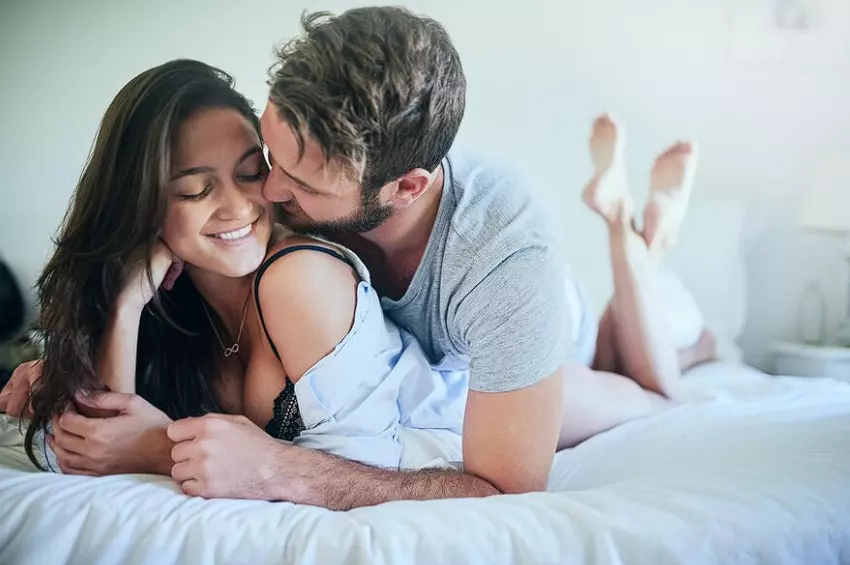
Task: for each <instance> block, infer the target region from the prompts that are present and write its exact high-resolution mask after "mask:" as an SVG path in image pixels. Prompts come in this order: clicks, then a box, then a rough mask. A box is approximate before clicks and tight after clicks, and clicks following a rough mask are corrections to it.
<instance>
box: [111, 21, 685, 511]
mask: <svg viewBox="0 0 850 565" xmlns="http://www.w3.org/2000/svg"><path fill="white" fill-rule="evenodd" d="M303 23H304V27H305V31H306V34H305V36H304V37H301V38H298V39H296V40H294V41H292V42H291V43H289V44H288V45H287V46H285V47H284V48H283V49H282V50H281V51H280V52H279V54H278V55H279V64H278V65H277V68H276V69H275V71H274V73H273V76H272V79H271V81H270V87H271V91H270V96H269V102H268V105H267V107H266V110H265V112H264V114H263V117H262V133H263V137H264V141H265V143H266V144H267V149H268V157H269V161H270V165H271V172H270V174H269V177H268V180H267V182H266V185H265V188H264V190H265V195H266V197H267V198H269V199H270V200H274V201H278V202H280V205H281V209H282V213H283V215H284V221H285V222H286V223H287V224H289V225H290V226H291V227H293V228H294V229H297V230H303V231H307V232H320V233H324V234H326V235H328V236H330V237H332V238H334V239H336V240H337V241H338V242H340V243H342V244H344V245H346V246H348V247H350V248H351V249H353V250H354V251H355V252H357V253H358V255H360V257H361V258H362V259H363V260H364V262H365V263H366V265H367V266H368V267H369V269H370V271H371V274H372V280H373V284H374V286H375V288H376V289H377V290H378V292H379V293H380V294H381V295H382V297H383V298H382V305H383V307H384V309H385V311H386V313H387V315H389V316H390V317H392V318H393V319H394V320H395V321H396V322H397V323H399V324H400V325H402V326H404V327H406V328H407V329H409V330H410V331H411V332H412V333H413V334H414V335H416V337H417V338H418V339H419V341H420V342H421V344H422V346H423V348H424V350H425V351H426V352H427V354H428V355H429V356H430V357H431V361H432V362H433V363H435V364H439V365H441V366H444V367H447V368H468V369H469V370H470V380H469V382H470V391H469V396H468V402H467V408H466V413H465V421H464V429H463V459H464V460H463V471H457V470H425V471H417V472H405V471H397V470H384V469H374V468H370V467H367V466H364V465H361V464H358V463H354V462H350V461H346V460H343V459H339V458H336V457H333V456H330V455H327V454H324V453H321V452H317V451H312V450H308V449H304V448H300V447H296V446H292V445H289V444H284V443H279V442H276V441H273V440H271V439H270V438H269V437H268V436H267V435H266V434H265V433H264V432H263V431H262V430H260V429H259V428H258V427H256V426H254V425H253V424H251V423H250V422H248V421H247V420H245V419H243V418H234V417H231V416H221V415H209V416H205V417H202V418H190V419H186V420H181V421H178V422H175V423H174V424H172V425H171V426H170V428H169V437H170V438H171V439H172V440H173V441H174V442H176V443H183V442H191V443H193V445H194V446H195V447H196V451H195V452H196V453H197V454H198V455H197V456H196V457H193V458H192V459H191V460H189V461H183V462H182V465H181V468H182V469H181V474H182V476H181V479H186V477H191V478H192V479H193V480H192V481H189V482H190V483H191V484H192V485H193V489H194V490H193V491H192V492H191V493H190V494H199V495H202V496H206V497H236V498H261V499H266V500H289V501H293V502H298V503H306V504H314V505H320V506H325V507H328V508H332V509H349V508H354V507H358V506H364V505H372V504H378V503H381V502H385V501H389V500H398V499H432V498H443V497H467V496H487V495H492V494H498V493H520V492H528V491H537V490H542V489H543V488H545V485H546V481H547V478H548V474H549V470H550V467H551V464H552V459H553V456H554V453H555V451H556V449H557V448H558V447H563V446H566V445H573V444H575V443H577V442H578V441H581V440H583V439H585V438H587V437H589V436H590V435H593V434H595V433H598V432H599V431H602V430H605V429H608V428H610V427H613V426H614V425H616V424H618V423H620V422H622V421H626V420H628V419H631V418H634V417H637V416H641V415H645V414H649V413H652V412H654V411H656V410H659V409H661V408H663V407H664V405H665V404H666V400H665V399H664V398H663V396H662V395H664V394H667V393H668V392H669V391H667V390H664V387H663V386H653V385H652V383H650V384H647V385H645V386H643V387H641V386H637V385H636V384H635V382H634V381H632V380H630V379H627V378H625V377H622V376H620V375H614V374H611V373H598V372H594V371H591V370H590V369H589V368H588V365H589V364H590V363H591V361H592V360H593V354H592V353H593V351H592V350H593V343H592V342H593V341H595V339H596V332H595V327H594V325H593V324H592V323H590V322H588V319H587V318H588V316H587V314H588V313H587V312H584V311H582V308H581V303H580V301H578V302H577V301H576V300H573V301H572V302H571V303H570V304H568V300H567V293H565V292H564V281H565V280H567V282H568V290H574V286H572V284H571V282H570V281H569V279H567V278H566V273H565V270H564V266H563V264H562V257H561V254H560V252H559V251H558V249H557V247H556V245H555V236H554V230H553V229H552V228H551V227H550V226H548V225H547V222H546V219H545V217H544V215H543V214H542V213H541V211H540V210H539V209H538V208H537V207H536V206H535V205H534V204H533V203H532V201H531V197H530V188H529V186H528V185H527V183H526V182H525V181H524V180H523V179H522V178H521V177H520V176H518V175H517V174H515V173H514V172H513V171H511V170H510V169H508V168H506V167H503V166H501V165H498V164H493V163H489V162H487V161H484V160H481V159H479V158H478V157H475V156H473V155H469V154H466V153H464V152H462V151H460V150H457V149H452V150H451V151H450V148H451V147H452V145H453V142H454V139H455V136H456V134H457V131H458V129H459V127H460V123H461V120H462V117H463V113H464V108H465V94H466V93H465V88H466V83H465V78H464V75H463V70H462V67H461V63H460V59H459V57H458V54H457V52H456V51H455V49H454V47H453V46H452V44H451V42H450V40H449V38H448V35H447V34H446V32H445V30H444V29H443V28H442V26H440V25H439V24H438V23H437V22H435V21H433V20H430V19H427V18H422V17H417V16H414V15H412V14H410V13H409V12H407V11H405V10H403V9H400V8H361V9H355V10H351V11H349V12H346V13H344V14H342V15H341V16H339V17H336V18H330V17H327V16H324V15H321V14H317V15H313V16H309V17H307V18H305V20H304V22H303ZM609 164H610V163H609ZM574 294H575V293H574ZM603 322H604V320H603ZM602 325H603V326H604V323H603V324H602ZM676 370H678V367H677V368H676ZM636 380H637V377H636ZM645 389H656V390H655V392H652V391H650V390H645ZM656 393H661V394H656ZM110 408H113V409H118V408H119V407H117V406H111V407H110Z"/></svg>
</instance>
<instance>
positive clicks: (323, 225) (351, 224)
mask: <svg viewBox="0 0 850 565" xmlns="http://www.w3.org/2000/svg"><path fill="white" fill-rule="evenodd" d="M296 205H297V203H296ZM392 213H393V206H392V204H383V205H382V204H381V203H380V202H379V201H378V195H377V194H375V195H372V196H369V197H366V196H364V198H363V202H362V204H361V205H360V209H359V210H357V211H356V212H355V213H354V214H352V215H351V216H349V217H347V218H340V219H337V220H327V221H319V222H317V221H315V220H313V219H312V218H310V217H309V216H307V214H305V213H304V211H303V210H301V208H300V207H299V208H298V211H297V212H295V213H294V214H292V213H290V212H287V211H286V209H285V208H284V207H283V206H281V208H280V221H281V222H283V223H284V224H285V225H286V226H287V227H288V228H289V229H291V230H292V231H294V232H295V233H301V234H345V233H365V232H368V231H372V230H373V229H375V228H377V227H378V226H380V225H381V224H383V223H384V222H386V221H387V219H388V218H389V217H390V216H392Z"/></svg>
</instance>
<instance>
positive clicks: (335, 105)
mask: <svg viewBox="0 0 850 565" xmlns="http://www.w3.org/2000/svg"><path fill="white" fill-rule="evenodd" d="M301 24H302V26H303V27H304V32H305V33H304V35H303V36H301V37H298V38H296V39H293V40H291V41H289V42H288V43H286V44H285V45H284V46H283V47H281V48H280V49H279V50H278V51H277V58H278V61H277V63H276V64H275V65H274V67H272V70H271V78H270V80H269V86H270V87H271V93H270V95H269V98H270V100H271V102H272V103H273V104H274V105H275V107H276V108H277V111H278V115H279V116H280V118H281V119H282V120H284V121H286V122H287V123H288V124H289V126H290V127H291V128H292V131H293V133H294V134H295V136H296V138H297V140H298V145H299V148H300V150H301V156H303V153H304V141H305V138H306V137H308V136H309V137H310V138H312V139H313V140H315V141H316V142H317V143H318V144H319V146H320V147H321V148H322V152H323V153H324V157H325V161H326V162H327V163H328V164H330V165H331V166H332V167H336V168H338V169H339V170H340V171H341V172H343V173H345V174H348V175H351V176H353V178H355V179H356V180H358V181H360V183H361V184H362V186H363V189H364V196H365V193H374V192H375V191H377V190H378V189H379V188H380V187H382V186H383V185H385V184H386V183H388V182H391V181H392V180H394V179H396V178H398V177H400V176H402V175H403V174H405V173H407V172H408V171H410V170H412V169H417V168H422V169H426V170H428V171H434V170H435V169H436V168H437V166H438V165H439V164H440V161H441V160H442V159H443V158H444V157H445V156H446V154H447V153H448V151H449V148H450V147H451V145H452V143H453V142H454V139H455V136H456V135H457V131H458V129H459V128H460V123H461V120H462V118H463V112H464V108H465V106H466V79H465V77H464V74H463V68H462V67H461V63H460V57H459V56H458V53H457V51H456V50H455V48H454V46H453V45H452V43H451V41H450V39H449V36H448V33H446V30H445V29H444V28H443V26H442V25H440V24H439V23H438V22H436V21H434V20H432V19H430V18H426V17H421V16H417V15H414V14H412V13H411V12H409V11H407V10H405V9H403V8H396V7H369V8H357V9H353V10H349V11H347V12H344V13H343V14H341V15H339V16H333V15H331V14H328V13H327V12H318V13H313V14H305V15H304V16H303V17H302V18H301Z"/></svg>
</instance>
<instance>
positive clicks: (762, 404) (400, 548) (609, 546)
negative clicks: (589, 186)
mask: <svg viewBox="0 0 850 565" xmlns="http://www.w3.org/2000/svg"><path fill="white" fill-rule="evenodd" d="M700 209H701V210H708V211H711V213H712V214H713V216H714V217H713V219H709V218H707V217H706V218H703V219H700V217H697V218H696V219H695V220H693V221H692V222H691V223H690V224H689V225H690V226H691V234H690V235H688V234H683V239H688V238H689V237H696V239H697V240H698V241H704V240H705V237H704V235H705V234H703V235H702V236H700V234H699V233H697V232H698V231H699V229H700V226H702V229H705V230H712V229H713V228H714V226H716V225H717V223H716V222H720V223H721V225H723V226H724V230H722V236H723V238H726V240H725V241H724V240H722V238H720V239H718V238H717V237H714V239H713V240H712V241H713V243H712V246H711V248H710V249H705V250H704V252H702V253H700V254H699V256H698V258H697V260H695V261H692V263H691V264H690V265H689V264H688V263H687V261H685V262H683V263H682V262H680V263H678V264H676V258H674V260H673V263H674V265H675V267H676V270H677V273H678V274H679V275H680V276H681V278H682V280H684V281H685V282H686V284H688V286H689V288H691V289H692V290H693V291H694V294H695V296H696V298H697V301H698V302H699V303H700V306H701V307H702V309H703V311H704V312H705V317H706V320H707V323H708V324H709V326H710V327H712V329H713V330H714V331H715V332H716V333H717V334H718V339H719V341H720V346H721V351H722V353H723V354H722V357H723V360H722V361H718V362H715V363H710V364H706V365H702V366H700V367H697V368H695V369H693V370H692V371H690V372H689V373H688V375H687V376H686V378H685V380H684V391H685V399H686V402H683V403H682V404H681V405H679V406H677V407H675V408H672V409H670V410H668V411H666V412H664V413H661V414H658V415H656V416H652V417H649V418H645V419H641V420H636V421H633V422H630V423H627V424H625V425H623V426H620V427H618V428H615V429H613V430H610V431H608V432H605V433H602V434H599V435H597V436H595V437H593V438H591V439H590V440H588V441H586V442H584V443H582V444H581V445H579V446H577V447H575V448H573V449H569V450H565V451H562V452H560V453H558V454H557V455H556V457H555V463H554V466H553V469H552V473H551V476H550V480H549V484H548V491H547V492H544V493H534V494H527V495H519V496H498V497H492V498H488V499H467V500H441V501H430V502H396V503H390V504H384V505H380V506H376V507H372V508H362V509H357V510H354V511H350V512H330V511H326V510H324V509H320V508H314V507H307V506H297V505H292V504H289V503H266V502H256V501H236V500H210V501H206V500H202V499H194V498H189V497H186V496H183V495H182V494H181V493H180V492H179V489H178V488H177V487H176V486H175V485H174V484H173V483H172V482H171V480H170V479H168V478H166V477H154V476H148V475H125V476H115V477H105V478H96V479H94V478H88V477H74V476H63V475H59V474H52V473H38V472H34V468H33V466H32V465H31V464H30V463H29V461H28V460H27V459H26V456H25V455H24V453H23V449H22V438H21V435H20V433H19V431H18V426H17V422H16V421H15V420H12V419H10V418H8V417H6V416H0V564H3V565H19V564H37V565H42V564H63V563H82V564H86V565H95V564H113V563H122V564H141V563H146V564H147V563H150V564H155V565H167V564H197V563H210V564H215V563H228V564H229V563H250V564H262V563H270V564H271V563H275V564H290V563H293V564H294V563H298V564H307V565H324V564H329V563H353V564H367V563H368V564H381V563H404V564H410V565H420V564H421V565H432V564H437V563H469V564H478V563H480V564H482V565H498V564H502V563H505V564H507V563H523V564H526V563H527V564H532V563H575V564H598V565H609V564H610V565H614V564H622V563H638V564H644V563H648V564H649V563H651V564H655V563H665V564H668V563H669V564H672V563H705V564H715V563H716V564H722V565H729V564H733V563H741V564H744V563H747V564H749V563H753V564H754V563H764V564H785V563H787V564H791V563H795V564H796V563H800V564H807V565H808V564H830V563H836V564H837V563H850V385H848V384H844V383H840V382H837V381H832V380H828V379H813V378H807V379H806V378H794V377H773V376H768V375H765V374H763V373H760V372H759V371H756V370H755V369H752V368H750V367H747V366H746V365H744V364H742V363H741V362H740V361H739V353H738V352H737V351H736V349H735V345H734V337H735V336H736V335H737V332H739V331H740V328H741V325H742V324H743V319H744V314H743V313H744V311H745V304H744V303H743V296H744V293H743V290H742V289H743V288H744V282H743V267H742V265H743V263H742V251H741V246H740V238H739V236H740V233H738V234H736V233H735V230H734V229H730V227H729V226H730V223H734V222H735V221H737V222H738V224H737V225H739V226H742V225H743V220H742V218H743V216H742V213H741V209H740V208H739V207H729V206H727V205H722V206H719V207H716V208H712V207H711V206H705V207H701V208H700ZM701 222H702V223H701ZM695 230H696V231H695ZM698 241H697V242H692V243H690V244H689V243H687V242H686V241H685V242H683V243H684V244H685V245H690V248H691V249H694V248H695V247H697V246H698V245H699V243H698ZM712 254H714V255H712ZM680 257H685V258H687V257H688V254H684V255H682V256H680ZM575 263H578V264H579V267H578V271H579V272H584V273H585V276H587V277H589V279H590V280H589V283H590V284H591V285H593V284H594V277H598V281H599V282H598V284H599V285H604V283H603V282H602V281H603V279H604V275H605V273H604V272H598V273H596V272H594V271H593V268H594V265H592V264H588V265H581V258H579V260H578V261H576V262H575ZM700 268H703V269H706V268H707V269H710V270H711V273H712V274H713V276H714V278H715V279H717V280H715V281H714V282H713V283H712V284H705V283H703V285H702V287H698V286H697V287H694V286H693V285H692V284H691V280H692V281H694V282H698V280H699V279H700V277H705V276H706V274H705V273H703V274H702V275H700V272H699V269H700ZM689 279H690V280H689ZM594 288H596V287H594ZM712 292H713V293H714V294H712ZM601 303H602V301H601V300H600V301H599V304H601ZM443 439H445V442H444V443H445V445H442V446H441V447H443V448H445V450H446V451H447V452H448V451H451V450H455V451H456V450H457V449H458V447H459V446H458V445H457V444H451V440H450V439H448V438H443ZM440 441H442V439H441V440H440ZM411 445H414V446H415V445H417V444H416V442H412V443H411ZM431 447H433V445H431V446H426V445H425V442H422V450H423V452H424V451H425V450H426V448H431ZM449 459H451V457H449Z"/></svg>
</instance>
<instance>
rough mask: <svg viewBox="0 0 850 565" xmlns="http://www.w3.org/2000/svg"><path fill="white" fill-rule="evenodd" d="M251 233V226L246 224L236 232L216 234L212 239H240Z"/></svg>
mask: <svg viewBox="0 0 850 565" xmlns="http://www.w3.org/2000/svg"><path fill="white" fill-rule="evenodd" d="M249 233H251V224H248V225H247V226H245V227H244V228H242V229H238V230H236V231H228V232H224V233H217V234H215V235H214V236H213V237H217V238H219V239H242V238H243V237H245V236H246V235H248V234H249Z"/></svg>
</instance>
